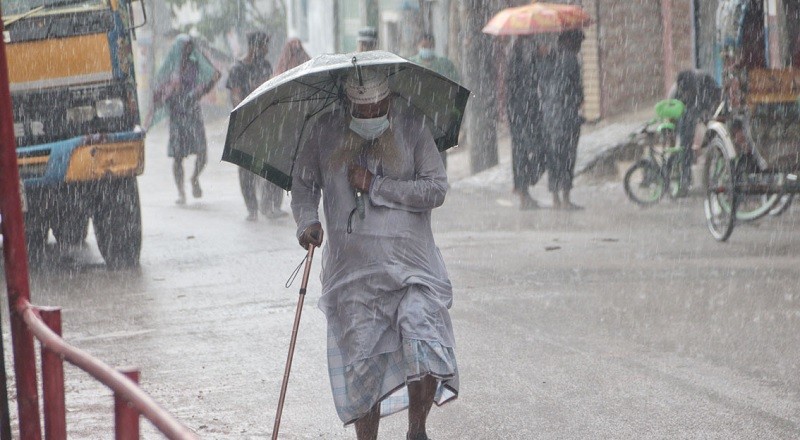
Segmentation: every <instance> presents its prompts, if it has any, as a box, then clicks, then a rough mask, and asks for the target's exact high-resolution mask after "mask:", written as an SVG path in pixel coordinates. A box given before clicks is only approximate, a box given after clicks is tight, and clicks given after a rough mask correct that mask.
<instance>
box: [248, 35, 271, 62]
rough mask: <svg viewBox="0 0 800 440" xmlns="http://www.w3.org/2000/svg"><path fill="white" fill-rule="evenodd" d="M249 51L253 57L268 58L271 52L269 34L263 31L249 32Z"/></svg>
mask: <svg viewBox="0 0 800 440" xmlns="http://www.w3.org/2000/svg"><path fill="white" fill-rule="evenodd" d="M247 51H248V52H249V54H250V56H251V57H260V58H264V57H266V56H267V53H268V52H269V34H267V33H266V32H262V31H252V32H248V33H247Z"/></svg>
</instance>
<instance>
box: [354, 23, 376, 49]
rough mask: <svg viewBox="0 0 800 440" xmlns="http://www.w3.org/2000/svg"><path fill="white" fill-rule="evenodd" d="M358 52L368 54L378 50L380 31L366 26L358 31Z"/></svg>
mask: <svg viewBox="0 0 800 440" xmlns="http://www.w3.org/2000/svg"><path fill="white" fill-rule="evenodd" d="M356 43H357V45H356V52H366V51H368V50H376V49H377V48H378V31H377V30H376V29H375V28H374V27H372V26H366V27H363V28H361V29H359V31H358V39H357V40H356Z"/></svg>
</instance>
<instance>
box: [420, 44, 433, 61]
mask: <svg viewBox="0 0 800 440" xmlns="http://www.w3.org/2000/svg"><path fill="white" fill-rule="evenodd" d="M418 55H419V57H420V58H422V59H424V60H429V59H431V58H433V56H434V52H433V49H428V48H427V47H420V48H419V52H418Z"/></svg>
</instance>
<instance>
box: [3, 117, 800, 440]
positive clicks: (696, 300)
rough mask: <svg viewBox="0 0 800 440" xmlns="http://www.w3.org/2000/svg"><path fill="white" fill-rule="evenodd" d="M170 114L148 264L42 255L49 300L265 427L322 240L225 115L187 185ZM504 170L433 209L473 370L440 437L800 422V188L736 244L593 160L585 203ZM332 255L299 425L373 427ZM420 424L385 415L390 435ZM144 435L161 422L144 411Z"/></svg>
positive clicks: (158, 379)
mask: <svg viewBox="0 0 800 440" xmlns="http://www.w3.org/2000/svg"><path fill="white" fill-rule="evenodd" d="M164 129H165V127H164V126H163V125H162V126H161V127H157V128H156V130H154V132H153V133H151V134H150V136H149V138H148V147H147V148H148V151H147V165H146V172H145V175H144V176H142V177H141V178H140V180H139V184H140V189H141V193H142V203H143V206H144V208H143V221H144V234H145V235H144V245H143V250H142V260H141V268H140V269H139V270H136V271H119V272H109V271H106V269H105V267H104V266H103V264H102V260H101V258H100V256H99V253H98V251H97V249H96V245H95V242H94V239H93V238H92V237H90V238H89V239H88V240H87V242H86V244H85V245H84V246H83V247H81V248H77V249H69V250H63V251H57V250H54V252H53V255H52V256H51V257H50V259H49V261H48V263H49V265H48V266H47V267H46V268H41V269H38V270H36V271H35V272H34V273H33V274H32V290H33V294H32V296H33V302H34V303H36V304H40V305H59V306H62V307H63V308H64V316H63V319H64V335H65V338H66V339H67V341H69V342H71V343H73V344H75V345H77V346H78V347H81V348H83V349H85V350H87V351H89V352H90V353H92V354H94V355H96V356H98V357H100V358H101V359H103V360H105V361H106V362H108V363H109V364H111V365H114V366H123V365H136V366H138V367H140V368H141V369H142V384H143V387H144V389H145V390H146V391H148V392H149V393H150V394H151V395H153V396H154V397H155V398H156V399H157V400H158V401H159V402H161V403H162V404H163V406H164V407H165V408H167V409H168V410H169V411H171V412H172V413H173V414H175V415H176V416H177V417H178V418H179V419H181V420H182V421H183V422H185V423H186V424H187V425H188V426H190V427H191V428H193V429H195V430H196V431H197V432H198V434H200V436H201V437H203V438H214V439H243V438H254V439H255V438H266V437H268V435H269V434H270V432H271V430H272V421H273V416H274V412H275V407H276V404H277V400H278V392H279V389H280V381H281V379H282V375H283V368H284V362H285V357H286V350H287V347H288V341H289V337H290V333H291V325H292V320H293V318H294V308H295V305H296V301H297V286H298V283H296V284H295V285H294V286H293V287H292V288H291V289H286V288H284V286H283V285H284V283H285V281H286V279H287V278H288V276H289V275H290V273H291V272H292V270H293V269H294V267H295V266H296V265H297V264H298V263H299V262H300V260H301V259H302V258H303V255H304V251H303V250H302V249H301V248H300V247H299V246H298V245H297V244H296V240H295V238H294V225H293V222H292V221H291V220H290V219H289V218H283V219H280V220H260V221H259V222H256V223H249V222H246V221H245V220H244V218H245V215H246V212H245V209H244V206H243V202H242V201H241V196H240V194H239V189H238V181H237V173H236V169H235V167H234V166H232V165H230V164H227V163H221V162H219V160H218V158H219V157H220V154H221V149H222V146H221V145H222V142H223V140H224V139H223V138H224V131H225V124H224V121H223V122H215V123H212V124H210V125H209V127H208V130H209V157H210V163H209V166H208V168H207V170H206V172H205V173H204V174H203V176H202V178H201V183H202V185H203V190H204V192H205V195H204V197H203V198H202V199H197V200H196V199H191V198H190V201H189V204H188V205H187V206H185V207H178V206H176V205H175V204H174V200H175V198H176V195H177V194H176V191H175V189H174V184H173V183H172V177H171V170H170V166H171V165H170V162H169V161H168V159H167V158H166V157H165V156H166V154H165V151H166V134H165V132H164ZM456 154H466V153H465V152H460V153H456ZM456 159H457V158H456ZM456 163H457V160H456ZM186 165H187V166H190V167H191V165H192V164H191V163H187V164H186ZM541 186H544V185H541ZM502 188H504V187H503V186H502V185H496V184H492V183H491V182H490V183H487V184H486V185H484V186H483V187H481V185H458V184H456V185H455V188H454V189H453V190H452V191H451V192H450V193H449V195H448V199H447V202H446V203H445V205H444V206H443V207H442V208H440V209H438V210H437V211H435V214H434V222H435V225H434V228H435V232H436V237H437V243H438V245H439V246H440V248H441V250H442V254H443V256H444V258H445V262H446V263H447V265H448V269H449V271H450V275H451V278H452V281H453V284H454V288H455V304H454V307H453V309H452V317H453V323H454V327H455V331H456V338H457V349H456V354H457V356H458V362H459V368H460V371H461V383H462V389H461V396H460V398H459V399H458V400H457V401H455V402H454V403H451V404H448V405H447V406H445V407H443V408H438V409H436V408H435V409H434V410H433V412H432V415H431V420H430V421H429V428H430V429H429V433H430V434H431V436H432V437H433V438H435V439H437V440H442V439H496V438H508V439H584V438H607V439H641V438H706V439H731V438H743V439H749V438H770V439H790V438H797V437H798V435H800V344H798V343H797V341H798V335H800V252H798V251H799V250H800V234H797V232H796V231H797V229H798V226H799V225H800V209H794V210H793V211H791V212H789V213H787V214H785V215H784V216H782V217H780V218H777V219H768V220H765V221H763V222H761V223H759V224H757V225H744V226H741V227H738V228H737V229H736V230H735V231H734V235H733V237H732V238H731V241H730V242H729V243H727V244H719V243H716V242H715V241H714V240H713V239H712V238H711V236H710V235H709V234H708V232H707V231H706V229H705V225H704V219H703V216H702V205H701V203H702V202H701V199H699V198H692V199H688V200H683V201H681V202H679V203H671V202H667V201H665V202H663V203H662V204H660V205H658V206H656V207H654V208H652V209H647V210H641V209H638V208H636V207H635V206H633V205H632V204H630V203H629V202H627V201H626V200H625V196H624V194H623V192H622V189H621V185H620V184H619V183H618V182H590V181H588V180H581V181H580V182H579V186H578V187H577V188H576V190H575V191H574V199H575V201H576V202H578V203H579V204H583V205H585V206H586V207H587V209H586V210H585V211H581V212H571V213H562V212H556V211H552V210H549V209H543V210H538V211H528V212H521V211H519V210H517V209H516V207H515V206H514V205H513V203H512V199H511V197H510V194H508V192H507V191H504V190H502ZM536 196H537V198H539V199H541V200H546V194H545V193H543V192H541V190H538V192H537V193H536ZM287 209H288V207H287ZM314 268H315V274H314V276H312V282H311V286H310V289H309V294H308V298H307V299H306V307H305V309H304V315H303V321H302V324H301V328H300V336H299V339H298V348H297V352H296V355H295V362H294V368H293V373H292V378H291V382H290V386H289V393H288V397H287V402H286V407H285V409H284V417H283V425H282V430H281V432H282V438H287V439H307V438H325V439H329V438H342V439H344V438H355V436H354V433H353V432H352V430H351V429H349V428H348V429H343V428H342V427H341V423H340V422H339V420H338V418H337V417H336V414H335V411H334V408H333V403H332V399H331V396H330V389H329V385H328V380H327V372H326V368H325V323H324V317H323V315H322V313H321V312H319V311H318V310H317V309H316V307H315V306H316V302H317V300H318V298H319V282H318V278H317V274H318V269H319V261H316V262H315V265H314ZM4 307H5V306H4ZM3 313H4V318H5V317H7V309H4V311H3ZM3 331H4V337H5V341H6V347H8V346H9V345H8V344H9V342H8V334H7V332H8V325H7V320H6V321H4V327H3ZM7 358H8V356H7ZM9 361H10V359H9ZM66 374H67V393H68V395H67V408H68V426H69V432H70V437H71V438H79V439H83V438H91V439H95V438H98V439H100V438H112V436H113V434H112V433H113V426H112V423H113V409H112V407H111V396H110V393H109V392H108V391H106V390H105V389H104V388H103V387H102V386H101V385H99V384H97V383H96V382H94V381H93V380H92V379H91V378H90V377H89V376H88V375H86V374H84V373H82V372H81V371H79V370H77V369H76V368H74V367H68V369H67V372H66ZM10 387H11V389H12V392H13V384H10ZM12 394H13V393H12ZM12 401H13V400H12ZM404 424H405V418H404V415H396V416H393V417H390V418H388V419H384V421H383V422H382V425H381V436H382V438H402V437H403V435H404V432H405V431H404ZM143 437H144V438H159V435H158V434H157V433H156V432H155V430H154V429H153V428H152V427H151V426H149V424H147V422H143Z"/></svg>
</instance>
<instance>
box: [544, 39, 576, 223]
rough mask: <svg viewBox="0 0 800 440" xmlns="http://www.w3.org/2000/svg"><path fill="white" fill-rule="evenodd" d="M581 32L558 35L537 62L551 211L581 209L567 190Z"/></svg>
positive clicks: (573, 147) (572, 163) (571, 169)
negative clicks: (553, 209)
mask: <svg viewBox="0 0 800 440" xmlns="http://www.w3.org/2000/svg"><path fill="white" fill-rule="evenodd" d="M583 38H584V36H583V32H582V31H580V30H574V31H566V32H562V33H561V34H560V35H559V37H558V44H557V45H556V48H555V49H554V50H552V51H551V52H550V53H549V54H548V55H546V56H544V57H541V58H540V59H539V67H538V69H537V70H538V71H539V98H540V99H541V109H542V118H543V121H544V124H545V126H546V130H545V145H546V150H547V159H546V162H547V179H548V189H549V190H550V192H551V193H552V194H553V208H555V209H565V210H576V209H582V208H581V207H580V206H578V205H575V204H574V203H572V200H571V199H570V191H571V190H572V180H573V177H574V173H575V160H576V158H577V153H578V139H579V138H580V133H581V124H582V123H583V118H582V117H581V114H580V108H581V104H583V81H582V80H581V66H580V61H579V60H578V55H579V52H580V47H581V43H582V42H583Z"/></svg>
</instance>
